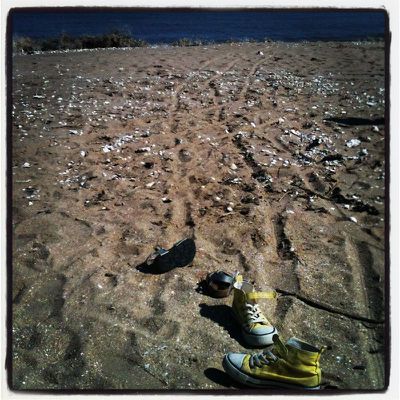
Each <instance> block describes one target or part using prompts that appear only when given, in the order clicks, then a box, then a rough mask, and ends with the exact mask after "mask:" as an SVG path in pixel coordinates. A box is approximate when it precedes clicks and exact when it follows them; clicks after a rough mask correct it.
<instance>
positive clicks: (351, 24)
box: [9, 9, 385, 44]
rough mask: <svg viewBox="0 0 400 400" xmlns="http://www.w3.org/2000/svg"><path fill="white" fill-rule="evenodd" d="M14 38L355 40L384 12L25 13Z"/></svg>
mask: <svg viewBox="0 0 400 400" xmlns="http://www.w3.org/2000/svg"><path fill="white" fill-rule="evenodd" d="M9 23H10V28H11V33H12V36H13V37H20V36H29V37H36V38H46V37H55V36H59V35H60V34H62V33H67V34H70V35H72V36H78V35H86V34H87V35H99V34H104V33H109V32H111V31H113V30H116V29H117V30H120V31H124V32H126V33H129V34H130V35H131V36H132V37H134V38H137V39H142V40H145V41H146V42H148V43H151V44H156V43H172V42H174V41H176V40H178V39H181V38H189V39H192V40H196V39H198V40H203V41H214V42H221V41H226V40H230V39H234V40H264V39H272V40H283V41H301V40H309V41H313V40H358V39H365V38H368V37H383V36H384V33H385V13H384V12H383V11H379V10H376V11H351V12H350V11H329V12H328V11H307V12H305V11H302V12H299V11H297V12H295V11H293V10H291V11H282V10H281V11H234V12H232V11H231V12H230V11H201V12H199V11H197V12H196V11H170V10H168V11H157V12H155V11H140V12H139V11H137V10H136V11H124V12H121V11H116V9H114V11H104V10H103V11H87V10H86V11H81V12H77V11H76V9H75V10H74V11H70V12H67V11H66V10H64V11H59V12H54V11H52V12H49V11H45V10H41V11H35V12H33V11H30V12H26V11H25V12H24V11H22V10H21V11H19V10H14V11H12V12H11V14H10V16H9Z"/></svg>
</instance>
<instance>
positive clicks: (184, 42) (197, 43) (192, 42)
mask: <svg viewBox="0 0 400 400" xmlns="http://www.w3.org/2000/svg"><path fill="white" fill-rule="evenodd" d="M100 38H101V36H98V37H93V39H94V40H98V39H100ZM131 39H132V40H133V41H138V42H141V44H140V45H132V46H100V47H93V48H92V47H81V48H74V47H70V48H63V49H49V50H41V49H38V50H30V51H27V50H23V49H22V50H15V48H16V47H18V46H20V45H19V44H18V43H19V42H20V41H22V42H23V41H25V40H28V41H32V46H35V47H38V46H39V47H40V46H41V45H40V43H41V42H42V41H43V40H50V41H57V43H56V44H55V46H57V47H59V46H60V45H61V42H62V38H61V37H56V38H46V39H40V38H37V39H36V38H31V37H21V38H12V39H11V40H12V47H13V55H20V54H22V55H30V54H43V53H49V54H57V53H68V52H83V51H99V50H116V49H121V50H129V49H135V48H169V47H204V46H219V45H243V44H260V45H262V44H290V45H296V44H315V43H324V44H329V43H342V44H369V43H371V44H376V43H382V42H383V43H385V42H386V38H385V37H381V36H379V37H370V38H362V39H361V38H360V39H353V40H348V39H316V40H272V39H264V40H252V39H249V40H247V39H243V40H224V41H204V40H197V39H188V38H185V37H183V38H181V39H178V40H177V41H174V42H171V43H147V42H144V41H142V40H141V39H139V40H137V39H134V38H131ZM70 40H72V41H77V40H80V37H70ZM179 43H181V44H179Z"/></svg>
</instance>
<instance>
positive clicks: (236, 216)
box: [11, 42, 386, 392]
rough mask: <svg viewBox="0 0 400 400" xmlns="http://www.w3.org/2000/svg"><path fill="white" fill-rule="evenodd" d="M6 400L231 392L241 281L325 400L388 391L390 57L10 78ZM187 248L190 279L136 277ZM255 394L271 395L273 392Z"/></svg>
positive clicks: (78, 61)
mask: <svg viewBox="0 0 400 400" xmlns="http://www.w3.org/2000/svg"><path fill="white" fill-rule="evenodd" d="M12 84H13V106H14V109H13V126H12V169H11V171H12V181H13V191H12V198H13V200H12V219H13V237H12V239H13V265H12V278H13V279H12V288H13V305H12V306H13V360H12V367H13V368H12V372H13V374H12V378H13V386H14V388H16V389H60V388H64V389H66V388H67V389H71V388H78V389H79V388H82V389H97V390H101V389H135V390H136V389H160V390H171V389H173V390H176V389H184V390H191V389H226V388H239V389H241V387H240V386H239V385H237V384H235V383H234V382H233V381H231V380H230V379H229V378H228V377H227V375H225V373H224V372H223V369H222V366H221V362H222V357H223V355H224V353H225V352H227V351H242V350H243V349H244V348H245V347H246V346H245V344H244V343H243V340H242V338H241V336H240V330H239V328H238V326H237V324H236V322H235V321H234V320H233V318H232V316H231V314H230V304H231V301H232V299H231V298H226V299H213V298H211V297H209V296H207V295H205V294H202V293H200V291H199V290H198V288H197V287H198V283H199V282H200V281H201V280H202V279H204V277H205V275H206V274H207V273H208V272H212V271H216V270H220V269H222V270H225V271H227V272H230V273H234V272H236V271H240V272H242V273H243V274H244V276H245V278H247V279H250V280H252V281H254V282H255V285H256V287H257V288H258V289H259V290H265V289H267V288H274V289H276V290H277V291H278V292H279V293H280V297H279V298H278V299H277V300H276V301H272V300H266V301H263V302H262V303H261V308H262V310H263V311H264V313H265V314H266V315H267V316H268V317H269V319H270V320H271V321H272V322H273V323H274V324H275V325H276V327H277V328H278V330H279V332H280V334H281V335H282V337H283V338H284V339H288V338H290V337H292V336H295V337H298V338H300V339H302V340H305V341H307V342H309V343H311V344H314V345H316V346H322V345H325V346H327V347H328V348H327V350H326V352H325V353H323V355H322V358H321V367H322V369H323V387H324V388H326V389H329V388H331V389H333V388H339V389H379V388H382V387H383V386H384V378H385V370H384V361H385V360H384V350H385V342H384V329H385V322H386V321H385V314H384V310H385V303H384V282H385V274H384V250H385V239H384V219H385V207H384V201H385V175H384V171H385V153H384V150H385V131H384V128H385V127H384V110H385V104H384V95H385V92H384V87H385V83H384V44H383V43H382V42H358V43H334V42H332V43H318V42H316V43H298V44H291V43H272V42H270V43H243V44H224V45H209V46H199V47H179V48H177V47H174V48H173V47H158V48H135V49H109V50H97V51H84V52H68V53H43V54H34V55H18V56H15V57H14V58H13V80H12ZM187 236H190V237H194V238H195V241H196V245H197V254H196V258H195V260H194V262H193V265H192V266H191V267H185V268H179V269H174V270H172V271H170V272H167V273H165V274H159V275H157V274H151V273H144V272H143V271H140V270H138V269H137V268H136V267H137V266H138V265H140V264H141V263H143V261H144V260H145V259H146V258H147V256H148V255H149V254H150V253H151V252H152V250H153V248H154V246H155V245H160V246H163V247H164V248H170V247H171V246H172V244H173V243H174V242H176V241H177V240H179V239H181V238H183V237H187ZM267 392H268V391H267Z"/></svg>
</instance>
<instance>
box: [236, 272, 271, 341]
mask: <svg viewBox="0 0 400 400" xmlns="http://www.w3.org/2000/svg"><path fill="white" fill-rule="evenodd" d="M274 298H276V292H275V291H270V292H256V291H255V290H254V287H253V285H252V284H251V283H249V282H246V281H244V280H243V277H242V275H240V274H237V275H236V276H235V283H234V284H233V302H232V311H233V313H234V315H235V317H236V319H237V321H238V322H239V324H240V325H241V328H242V334H243V338H244V340H245V341H246V343H247V344H249V345H250V346H256V347H260V346H262V347H264V346H268V345H270V344H272V343H273V341H272V337H273V335H275V334H276V333H277V330H276V328H275V327H274V326H272V324H271V323H270V322H269V321H268V319H267V318H266V317H265V316H264V315H263V313H262V312H261V310H260V307H259V305H258V303H257V301H258V300H259V299H274Z"/></svg>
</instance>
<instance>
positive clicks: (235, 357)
mask: <svg viewBox="0 0 400 400" xmlns="http://www.w3.org/2000/svg"><path fill="white" fill-rule="evenodd" d="M324 350H325V347H323V348H321V349H317V348H316V347H314V346H311V345H310V344H308V343H305V342H302V341H300V340H299V339H296V338H291V339H289V340H288V341H287V342H286V345H285V344H283V343H282V342H281V340H280V339H279V336H278V335H274V346H273V348H272V349H271V350H264V351H263V352H262V353H258V354H243V353H228V354H226V355H225V357H224V360H223V362H222V365H223V367H224V369H225V371H226V372H227V374H228V375H229V376H231V377H232V378H233V379H235V380H237V381H239V382H241V383H243V384H245V385H248V386H254V387H271V386H279V387H284V388H297V389H298V388H303V389H311V390H313V389H319V388H320V384H321V368H320V366H319V359H320V356H321V353H322V352H323V351H324Z"/></svg>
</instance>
